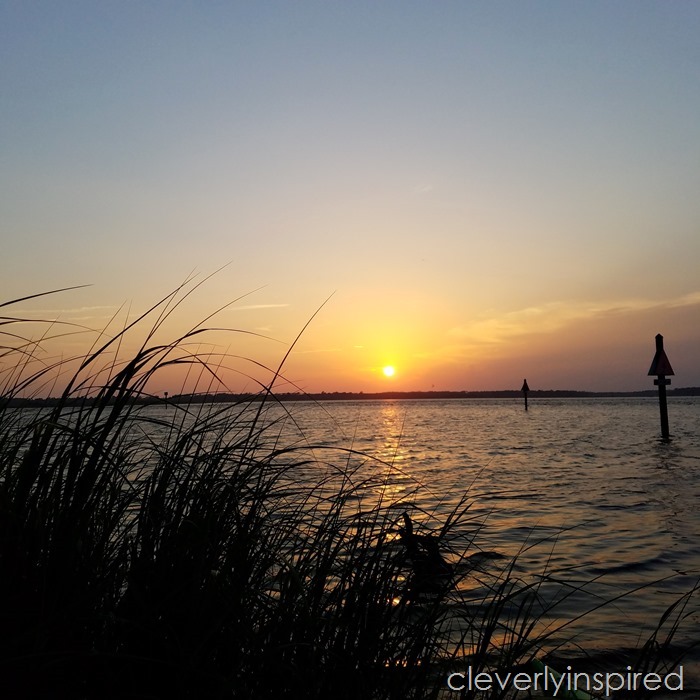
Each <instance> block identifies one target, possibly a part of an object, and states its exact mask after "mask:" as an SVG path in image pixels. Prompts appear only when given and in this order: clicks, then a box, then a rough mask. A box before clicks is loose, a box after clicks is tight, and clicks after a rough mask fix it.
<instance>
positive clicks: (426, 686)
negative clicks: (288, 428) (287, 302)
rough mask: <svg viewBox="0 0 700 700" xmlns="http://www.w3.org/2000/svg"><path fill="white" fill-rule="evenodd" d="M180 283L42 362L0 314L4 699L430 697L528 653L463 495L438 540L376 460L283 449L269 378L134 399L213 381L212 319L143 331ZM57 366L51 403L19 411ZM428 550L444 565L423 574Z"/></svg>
mask: <svg viewBox="0 0 700 700" xmlns="http://www.w3.org/2000/svg"><path fill="white" fill-rule="evenodd" d="M190 291H191V289H190V288H186V287H185V288H182V289H178V290H176V292H174V293H173V294H172V295H169V296H168V297H166V298H165V299H163V300H162V301H161V302H160V303H159V304H156V305H154V306H153V307H152V308H151V309H150V310H149V311H148V312H147V313H145V314H143V315H142V316H140V317H139V318H138V319H137V321H135V322H134V323H132V324H129V325H127V326H126V327H125V328H124V329H123V330H122V331H120V332H118V333H116V334H115V335H114V336H113V337H111V338H107V337H104V336H101V337H100V339H99V342H97V343H96V344H95V345H94V347H93V348H92V349H91V350H90V352H88V353H87V354H86V355H85V356H83V357H80V358H77V360H76V359H71V360H57V361H54V362H44V363H43V364H42V365H41V366H39V367H38V368H37V367H36V363H37V362H38V361H39V355H38V351H39V349H40V346H41V343H40V342H35V341H33V340H32V339H30V338H28V337H24V336H23V335H20V334H18V333H16V332H15V329H16V328H17V327H20V328H23V327H25V326H19V325H18V324H19V322H20V320H21V319H18V318H15V317H4V318H3V319H1V322H2V324H3V328H4V330H3V333H4V337H5V339H6V343H7V344H6V345H5V347H4V348H3V349H2V361H3V365H2V373H3V374H2V382H3V384H2V387H3V403H2V405H1V406H0V625H1V626H2V632H1V634H0V688H1V690H2V692H1V693H0V697H8V698H14V697H17V698H19V697H26V698H63V697H65V698H268V697H269V698H287V697H289V698H299V697H303V698H319V699H320V698H330V697H332V698H340V699H342V698H431V697H438V696H440V694H441V693H442V694H444V692H445V677H446V673H447V672H448V671H449V670H450V669H452V668H455V667H456V665H457V664H461V665H462V666H463V664H464V661H465V659H468V660H469V662H470V663H472V664H473V665H474V667H475V669H483V668H490V667H501V668H504V667H514V666H516V665H517V664H522V663H526V662H527V661H528V660H529V659H530V658H532V656H533V655H534V654H535V653H537V652H538V650H539V648H540V647H541V645H542V644H543V643H544V641H545V640H546V638H547V635H548V634H549V633H550V632H551V630H550V631H548V630H546V629H545V630H544V631H542V630H541V629H540V627H539V626H538V621H539V619H540V617H541V615H542V614H543V611H544V610H545V609H546V606H547V605H548V604H547V603H543V602H542V596H541V595H540V586H541V585H542V581H543V580H544V579H541V578H540V579H538V582H536V583H527V582H523V581H521V580H520V579H519V578H518V577H517V576H516V575H515V574H514V569H513V566H512V564H511V565H508V566H505V567H501V568H499V569H494V570H490V571H486V570H485V569H484V566H485V565H484V561H483V560H484V557H482V556H480V554H479V550H478V547H477V541H475V538H478V528H479V523H477V522H476V521H474V520H473V519H472V518H471V517H470V513H469V504H468V501H467V500H466V497H465V500H463V501H462V502H461V504H460V505H459V506H458V507H457V508H455V509H454V511H453V512H452V514H451V515H450V517H449V518H447V520H446V521H445V522H444V523H442V526H441V527H440V528H439V529H435V530H433V531H431V532H429V531H427V530H426V529H425V528H424V527H422V526H421V525H420V521H421V518H422V514H421V513H419V512H416V511H412V518H413V519H412V520H410V518H411V516H404V515H403V513H404V511H405V510H406V509H407V508H409V509H410V504H407V503H406V502H395V501H393V500H389V499H387V498H385V497H383V496H381V495H379V496H376V495H375V496H373V497H371V498H369V497H368V496H367V493H369V492H370V491H371V492H373V493H376V490H373V489H370V488H367V487H368V486H369V485H371V484H373V483H374V472H376V471H378V470H373V469H372V464H373V463H372V461H371V459H370V458H368V457H364V456H362V455H357V454H355V453H354V452H353V451H352V450H351V449H348V450H347V451H346V452H345V453H344V454H343V453H341V452H337V453H335V454H334V455H327V456H324V452H323V451H322V449H321V448H319V447H318V446H313V445H307V444H304V443H303V442H301V443H298V444H292V445H289V444H284V443H283V442H281V441H280V436H281V434H282V427H283V423H284V422H286V421H292V420H293V416H289V415H287V414H286V412H285V410H284V407H283V406H281V407H280V406H278V405H277V404H276V401H275V397H274V391H273V389H274V386H273V385H274V382H275V381H276V380H277V379H278V377H279V376H280V371H279V369H277V370H273V371H271V380H270V382H269V383H266V384H265V383H263V384H261V386H260V391H259V393H257V394H256V395H255V396H251V397H250V398H248V399H246V400H241V401H240V402H238V403H237V404H235V405H223V404H206V403H204V404H202V403H197V404H195V403H190V404H188V403H171V404H170V405H169V406H170V408H169V414H170V417H169V418H167V419H164V418H163V417H162V416H163V411H160V412H154V411H151V410H149V409H148V408H147V407H145V406H144V405H143V404H142V403H140V401H139V400H140V399H143V398H145V397H148V396H149V392H148V385H149V382H151V381H152V379H153V378H154V376H156V375H157V374H158V373H159V372H162V371H163V370H165V369H166V368H168V367H170V366H172V365H188V366H189V367H190V368H191V369H193V370H195V371H199V372H202V373H203V376H208V377H210V379H211V382H218V381H220V377H219V376H218V373H219V370H218V369H217V366H216V365H214V364H212V363H211V362H210V361H207V358H205V357H203V356H201V355H197V354H196V353H192V352H191V350H190V346H189V343H190V341H191V340H192V339H193V338H194V337H195V336H200V335H201V334H203V333H204V332H205V330H204V328H203V327H201V326H198V327H196V328H194V329H192V330H190V331H189V332H188V333H186V334H184V335H182V336H181V337H179V338H177V339H176V340H174V341H172V342H169V343H166V344H163V343H158V342H156V340H155V337H156V334H157V331H158V330H159V328H160V327H161V325H162V324H163V322H164V320H165V319H166V318H167V317H168V316H169V314H171V313H172V312H173V311H174V310H175V309H176V308H177V306H178V304H179V302H180V300H181V299H182V298H183V296H186V295H187V294H189V293H190ZM5 306H7V305H5ZM70 330H71V329H62V328H59V327H58V326H55V325H49V326H48V330H47V331H46V332H45V333H44V336H43V338H44V339H45V338H48V337H49V336H50V335H51V334H54V335H60V334H62V333H64V332H70ZM137 331H141V332H143V334H144V338H145V340H143V342H142V343H141V344H140V345H139V346H138V349H137V350H136V351H135V352H134V353H133V354H132V355H131V356H130V357H128V358H127V359H126V360H121V359H120V358H119V355H118V352H117V351H118V348H119V346H120V344H121V343H123V342H124V341H125V340H126V338H127V336H128V334H133V333H134V332H137ZM209 359H210V358H209ZM67 368H70V371H69V373H68V375H67V377H66V378H65V383H66V388H65V390H63V391H62V392H61V393H60V394H59V396H58V397H57V400H56V401H55V402H54V405H52V406H50V407H46V408H42V409H17V408H13V407H12V406H11V401H10V400H11V399H16V398H17V397H19V396H22V395H24V396H26V395H32V394H33V393H34V394H36V393H39V392H41V391H45V390H46V386H47V381H49V380H50V377H51V376H53V375H54V374H55V373H57V372H59V373H60V372H61V371H65V370H66V369H67ZM49 386H50V385H49ZM161 405H167V404H161ZM273 408H274V410H271V409H273ZM407 517H408V519H407ZM409 521H410V522H411V523H415V532H409V531H408V528H407V523H408V522H409ZM412 538H413V539H412ZM416 542H418V543H422V546H421V547H420V548H418V547H417V545H416ZM423 545H425V546H423ZM427 545H429V546H427ZM435 549H437V550H438V551H439V552H440V557H444V561H446V562H447V564H446V566H447V567H448V568H447V571H449V572H450V573H449V574H448V575H444V574H445V572H444V571H442V572H441V573H440V575H436V576H435V577H434V578H431V574H430V570H429V567H430V561H431V558H430V550H435ZM426 562H427V563H426ZM426 566H427V567H428V570H427V573H426ZM486 566H487V567H488V564H486ZM468 581H471V582H472V584H473V585H464V584H465V582H468ZM470 591H471V592H470ZM474 591H477V593H474ZM565 595H566V591H564V593H563V596H565ZM549 605H551V603H550V604H549ZM652 646H653V645H651V646H648V647H646V648H645V649H644V650H643V651H644V654H645V656H644V659H645V661H644V663H646V664H647V666H649V665H650V664H653V663H655V662H652V661H650V660H649V659H650V658H651V657H650V655H649V654H650V652H651V651H652ZM501 695H503V693H501ZM467 696H469V693H467V692H463V693H461V697H467Z"/></svg>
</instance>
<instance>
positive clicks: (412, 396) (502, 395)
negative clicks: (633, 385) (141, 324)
mask: <svg viewBox="0 0 700 700" xmlns="http://www.w3.org/2000/svg"><path fill="white" fill-rule="evenodd" d="M667 395H668V397H669V398H674V397H676V398H677V397H684V396H700V387H679V388H676V389H668V390H667ZM266 396H267V395H266V394H264V393H261V394H230V393H217V394H176V395H175V396H169V397H168V398H167V399H165V398H163V397H160V396H141V397H134V398H133V403H136V404H183V403H207V402H212V403H226V402H228V403H234V402H245V401H260V400H262V399H263V398H265V397H266ZM656 396H657V390H656V389H644V390H642V391H575V390H567V389H536V390H531V391H529V392H528V399H534V400H536V399H581V398H653V397H656ZM268 398H269V396H268ZM522 398H523V392H522V391H517V390H514V389H508V390H502V391H381V392H372V393H365V392H362V391H360V392H350V391H332V392H326V391H322V392H320V393H308V394H306V393H302V392H274V399H275V400H276V401H382V400H388V399H391V400H430V399H433V400H435V399H440V400H444V399H520V400H522ZM93 401H95V399H93V398H92V397H71V398H69V399H63V400H61V398H60V397H49V398H34V399H29V398H19V397H14V398H10V399H6V400H5V401H1V402H0V407H10V408H22V407H25V408H43V407H50V406H56V405H58V404H59V403H63V404H64V405H67V406H74V405H78V404H82V405H84V404H87V405H89V404H90V403H92V402H93Z"/></svg>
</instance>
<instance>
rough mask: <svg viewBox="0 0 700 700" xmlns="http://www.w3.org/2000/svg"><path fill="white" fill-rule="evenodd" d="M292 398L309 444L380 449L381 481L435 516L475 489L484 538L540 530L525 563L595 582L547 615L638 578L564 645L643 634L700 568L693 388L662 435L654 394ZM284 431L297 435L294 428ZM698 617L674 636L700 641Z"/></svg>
mask: <svg viewBox="0 0 700 700" xmlns="http://www.w3.org/2000/svg"><path fill="white" fill-rule="evenodd" d="M286 408H287V409H288V410H289V411H290V412H291V414H292V415H293V417H294V420H295V422H296V424H297V425H298V429H300V430H301V431H302V432H303V434H304V435H306V437H307V438H308V440H309V442H312V443H316V444H319V443H320V444H322V445H325V446H326V447H327V448H329V449H330V448H334V447H338V448H340V447H346V448H347V447H353V448H355V449H357V450H360V451H364V452H367V453H369V454H372V455H375V456H377V457H379V458H381V459H382V460H384V462H385V463H386V464H385V466H384V467H381V469H382V470H383V472H384V473H383V474H382V479H381V480H380V482H379V483H380V485H381V486H378V487H377V488H381V489H383V492H382V493H383V495H389V496H391V497H394V498H405V500H406V502H407V503H410V504H413V505H415V506H418V507H420V508H422V509H424V510H425V511H427V512H429V513H431V514H433V516H434V520H435V521H437V522H439V521H440V518H441V517H446V516H447V514H448V513H449V512H450V511H451V510H452V509H453V508H454V507H455V506H456V504H457V503H458V502H459V500H460V498H462V497H463V495H464V494H465V493H468V496H469V498H470V500H471V501H472V512H473V513H474V514H475V515H478V516H480V519H483V520H484V521H485V526H484V527H483V529H482V530H481V531H480V532H479V536H478V540H477V541H478V542H479V544H480V546H481V547H482V548H484V549H488V550H492V551H496V552H500V553H502V554H506V555H512V554H516V553H517V552H519V551H521V550H522V549H523V547H528V546H529V545H534V544H535V543H537V542H540V541H542V543H541V544H540V545H537V546H533V547H531V548H528V549H527V551H524V552H521V554H520V556H519V559H518V567H517V571H518V573H519V574H522V575H527V574H532V575H535V574H539V573H543V572H545V571H546V572H548V573H549V574H551V575H552V576H554V577H556V578H558V579H562V580H565V581H567V582H569V583H571V584H572V585H578V584H580V583H583V582H590V581H592V580H593V579H597V580H596V582H595V584H594V585H589V586H588V588H587V590H586V592H584V593H581V594H577V595H575V596H572V597H571V598H570V599H568V600H567V601H565V602H564V603H562V604H561V605H559V606H558V607H557V608H556V609H555V610H554V611H552V612H551V614H550V615H549V616H546V618H547V617H549V618H550V620H549V621H551V622H554V623H556V622H557V621H559V622H561V621H563V620H565V619H571V618H573V617H575V616H577V615H579V614H581V613H582V612H584V611H586V610H590V609H591V608H593V607H595V606H596V605H597V603H598V602H599V601H600V600H601V599H606V600H609V599H611V598H614V597H616V596H617V595H619V594H621V593H622V592H624V591H629V590H631V589H633V588H636V587H640V586H644V587H643V588H642V589H641V590H639V591H637V592H636V593H634V594H633V595H630V596H628V597H625V598H622V599H621V600H619V601H617V602H616V603H615V604H614V605H610V606H606V607H604V608H602V609H600V610H598V611H594V612H593V613H589V614H588V615H586V617H585V618H584V619H583V620H581V622H580V623H579V624H577V625H575V626H573V627H572V628H569V629H567V630H566V631H565V632H562V635H560V637H557V636H556V635H555V637H554V642H556V643H558V642H564V641H567V640H568V641H569V642H570V644H569V646H571V644H572V643H573V644H576V645H579V646H580V647H581V648H585V649H586V650H587V651H588V652H594V651H609V650H620V649H624V648H629V647H633V646H636V645H638V644H640V643H643V642H644V641H645V640H646V639H647V637H648V635H649V633H650V632H651V631H652V630H653V629H654V627H655V626H656V623H657V622H658V620H659V618H660V616H661V615H662V613H663V612H664V610H665V609H666V608H667V607H668V605H670V604H671V602H673V601H674V600H675V599H676V598H678V597H679V596H680V595H681V594H682V593H683V592H685V591H687V590H689V589H690V588H691V586H692V585H693V584H694V583H695V582H696V581H697V580H698V578H700V540H699V539H698V537H697V535H698V533H699V532H700V510H698V509H697V508H696V504H697V503H698V496H699V495H700V399H698V398H684V399H675V400H671V401H670V402H669V419H670V424H671V433H672V440H671V442H670V443H664V442H661V441H660V440H659V435H660V429H659V411H658V402H657V401H656V400H654V399H635V398H630V399H627V398H626V399H560V400H554V399H547V400H539V401H531V402H530V410H529V411H527V412H525V411H524V410H523V406H522V404H521V403H520V402H517V401H512V400H511V401H508V400H436V401H431V400H413V401H411V400H386V401H368V400H366V401H354V402H353V401H348V402H325V403H323V404H321V405H314V404H311V403H299V404H286ZM290 423H291V422H290ZM288 430H289V435H288V437H289V438H290V439H291V438H292V435H293V434H294V433H295V432H296V431H297V427H295V426H292V425H291V424H290V425H289V426H288ZM323 458H324V459H328V457H327V455H324V456H323ZM373 468H374V469H375V470H377V469H380V467H379V466H377V465H375V466H374V467H373ZM668 577H671V578H668ZM662 579H666V580H663V581H662ZM695 609H696V610H697V607H696V608H695ZM698 621H700V615H698V614H697V612H695V613H693V614H691V616H690V617H689V618H688V620H686V622H685V625H684V628H683V631H682V633H681V634H680V635H679V636H678V640H679V641H681V642H683V643H691V642H698V641H700V632H699V631H698V624H697V623H698ZM572 637H573V641H572V639H571V638H572Z"/></svg>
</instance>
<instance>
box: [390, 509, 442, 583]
mask: <svg viewBox="0 0 700 700" xmlns="http://www.w3.org/2000/svg"><path fill="white" fill-rule="evenodd" d="M403 522H404V526H403V527H402V528H399V535H400V536H401V542H402V543H403V545H404V547H406V554H407V556H408V558H409V560H410V562H411V569H412V572H413V576H412V578H411V580H410V582H409V585H410V588H411V591H412V592H413V593H416V594H420V593H439V592H440V591H444V590H446V589H447V588H448V587H449V586H450V584H451V583H452V573H453V572H452V566H451V565H450V564H449V563H448V562H446V561H445V559H444V558H443V556H442V554H441V553H440V547H439V538H437V537H436V536H435V535H432V534H428V535H417V534H416V533H415V532H414V531H413V521H412V520H411V516H410V515H409V514H408V513H406V512H404V514H403Z"/></svg>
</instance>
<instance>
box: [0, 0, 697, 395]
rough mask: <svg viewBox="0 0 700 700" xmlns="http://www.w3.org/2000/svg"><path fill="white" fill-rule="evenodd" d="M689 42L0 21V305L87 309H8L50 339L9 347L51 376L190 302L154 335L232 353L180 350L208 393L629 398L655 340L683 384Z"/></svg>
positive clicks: (121, 13) (691, 204)
mask: <svg viewBox="0 0 700 700" xmlns="http://www.w3.org/2000/svg"><path fill="white" fill-rule="evenodd" d="M698 36H700V3H695V2H681V1H680V0H678V1H672V2H660V1H659V2H647V1H645V0H619V1H617V2H614V3H613V2H599V1H597V0H591V1H588V2H558V1H557V2H555V1H553V0H550V1H540V0H533V1H528V2H524V1H518V2H515V1H512V2H505V1H499V0H489V1H486V0H484V1H474V2H468V1H462V2H430V3H429V2H414V1H412V0H401V1H393V0H388V1H386V2H381V3H377V2H364V1H362V0H359V1H357V2H352V3H350V2H347V3H341V2H309V1H308V0H299V1H298V2H219V1H213V0H211V1H204V2H183V1H179V0H171V1H168V2H164V1H160V0H153V1H150V2H123V1H119V2H115V1H110V0H105V2H100V3H95V2H91V1H85V2H80V1H73V0H62V2H52V1H36V2H34V1H32V0H18V1H16V0H6V1H5V2H3V3H2V5H0V91H1V95H2V99H1V100H0V127H1V128H0V152H1V154H2V156H1V158H0V209H1V211H2V217H1V218H0V239H1V241H2V249H3V254H2V256H1V258H0V271H1V274H2V285H1V288H2V292H3V293H2V299H0V301H5V300H11V299H16V298H19V297H24V296H28V295H31V294H36V293H39V292H44V291H49V290H53V289H59V288H64V287H71V286H77V285H89V286H85V287H81V288H80V289H73V290H70V291H66V292H62V293H60V294H56V295H49V296H44V297H40V298H37V299H34V300H29V301H25V302H19V303H17V304H15V305H13V306H11V307H5V308H4V309H3V311H4V312H5V313H6V315H10V312H11V313H12V314H14V317H15V318H19V317H21V318H25V319H58V320H59V321H60V322H61V324H62V325H59V326H53V327H51V330H47V327H46V326H45V325H43V326H42V324H37V323H29V322H27V323H24V324H21V325H15V326H13V327H12V330H13V332H16V333H17V334H18V335H21V336H22V337H25V338H32V339H37V338H39V337H41V334H42V333H43V334H46V336H53V335H56V336H60V337H57V338H54V339H53V340H52V339H50V338H48V337H44V340H43V344H42V347H41V348H40V349H37V350H36V351H35V353H34V362H35V363H38V364H36V365H35V366H41V363H44V364H45V365H46V364H50V363H51V361H52V359H55V358H57V357H58V358H64V359H65V358H69V357H74V356H80V354H81V353H83V354H84V353H85V352H87V349H88V348H89V347H90V346H91V344H92V343H95V342H98V340H100V339H101V340H103V341H104V339H106V338H108V337H113V336H114V335H115V334H116V333H118V332H119V330H120V329H122V328H123V327H124V326H125V325H126V324H128V323H129V322H130V321H131V320H133V319H135V318H137V317H138V316H139V314H140V313H142V312H143V311H145V310H147V309H148V308H149V307H150V306H151V305H152V304H154V303H156V302H157V301H159V300H160V299H162V298H164V297H166V295H168V294H169V293H170V292H171V291H173V290H175V289H176V288H178V286H179V285H181V284H182V283H183V282H186V281H187V280H189V281H190V282H189V284H190V288H191V287H192V286H196V285H198V284H199V283H200V282H201V283H202V284H201V285H199V286H197V287H196V289H193V290H192V293H191V294H190V295H188V296H186V298H184V299H183V301H182V303H181V304H180V305H178V306H177V307H176V308H174V309H173V310H172V314H171V315H170V316H169V317H168V319H167V322H166V323H165V324H164V325H163V326H162V328H160V329H159V330H158V334H157V337H158V338H161V336H162V338H163V339H166V338H169V339H173V338H175V337H177V336H178V335H180V334H183V333H185V332H186V331H187V330H189V329H191V328H193V327H196V326H197V324H199V323H200V322H202V321H204V320H205V319H207V321H206V322H205V323H204V326H206V327H216V328H224V329H234V330H233V331H213V332H212V333H209V334H202V335H201V336H200V335H198V336H196V337H195V338H192V339H190V340H189V341H188V345H187V350H186V351H187V352H199V353H201V354H203V356H206V357H208V358H209V359H210V361H212V362H214V363H216V364H217V368H218V369H217V376H218V378H219V379H220V380H221V382H222V384H221V386H220V387H218V389H219V390H224V389H228V390H233V391H250V390H253V389H255V388H256V387H257V386H259V384H260V383H263V384H264V383H267V382H268V381H269V379H270V377H271V376H272V375H271V374H270V372H269V370H271V369H275V368H276V367H277V366H278V365H279V363H280V362H282V360H283V359H284V366H283V375H284V378H283V379H280V380H279V381H278V384H277V386H278V389H280V390H285V391H289V390H294V391H296V390H299V391H309V392H319V391H363V392H374V391H384V390H399V391H404V390H405V391H425V390H488V389H520V387H521V385H522V382H523V379H524V378H527V380H528V384H529V386H530V388H531V389H533V390H534V389H581V390H598V391H608V390H609V391H625V390H638V389H646V388H653V380H652V378H650V377H648V376H647V371H648V369H649V365H650V364H651V360H652V358H653V355H654V337H655V336H656V334H657V333H662V334H663V335H664V338H665V347H666V351H667V355H668V357H669V359H670V361H671V364H672V365H673V369H674V371H675V376H674V377H673V380H672V387H673V386H700V359H699V358H700V274H699V272H700V197H699V196H698V192H700V118H699V117H698V115H700V42H699V41H698ZM236 300H237V301H236ZM229 302H234V303H232V304H231V305H229V306H226V305H227V304H229ZM222 307H226V308H222ZM218 309H221V310H220V311H219V312H218V313H217V314H216V315H215V316H214V317H212V318H208V317H209V315H210V314H211V313H213V312H214V311H216V310H218ZM314 314H315V315H314ZM309 321H310V322H309ZM154 322H155V317H154V316H151V317H148V318H146V319H145V320H143V321H142V322H140V323H139V324H138V325H137V327H136V328H133V329H131V330H130V331H129V334H128V338H125V339H124V341H123V343H122V346H121V351H122V352H129V351H130V349H132V348H136V347H138V343H139V342H141V341H142V340H143V338H144V337H145V336H146V335H147V332H148V330H149V328H151V327H152V324H153V323H154ZM307 322H309V323H308V325H306V324H307ZM71 324H74V325H71ZM56 329H59V330H61V331H65V332H57V330H56ZM302 330H303V333H301V331H302ZM73 331H75V332H73ZM77 331H80V332H77ZM300 333H301V336H300V337H299V338H298V336H299V334H300ZM168 334H169V335H168ZM297 338H298V339H297ZM295 341H296V342H295ZM10 344H11V341H10ZM110 352H111V349H110ZM287 353H288V355H287ZM285 356H286V359H285ZM8 361H9V360H7V358H6V359H5V360H3V362H5V363H7V362H8ZM386 366H393V367H394V368H395V373H394V375H393V376H392V377H387V376H386V375H385V374H384V372H383V371H382V370H383V368H384V367H386ZM4 371H5V373H6V374H5V376H7V371H8V369H7V365H5V366H4ZM65 376H66V375H65V372H64V375H63V376H62V377H59V378H58V379H57V380H56V381H57V383H56V384H53V385H50V386H49V387H48V388H47V389H46V391H47V392H48V391H49V390H55V389H56V387H57V386H60V384H61V382H64V381H65ZM193 377H194V375H193V374H190V375H187V376H185V374H184V370H182V371H180V370H178V368H170V369H164V370H163V371H162V372H160V373H157V374H156V376H154V378H153V379H152V380H151V383H150V384H149V388H150V389H151V390H152V391H153V392H161V391H170V392H171V393H176V392H178V391H181V390H184V389H192V387H193V384H192V382H193V381H194V380H193ZM197 388H198V389H201V384H200V385H198V387H197Z"/></svg>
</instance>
